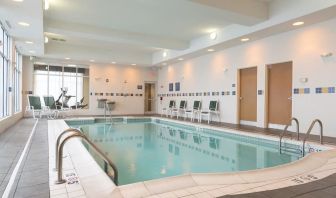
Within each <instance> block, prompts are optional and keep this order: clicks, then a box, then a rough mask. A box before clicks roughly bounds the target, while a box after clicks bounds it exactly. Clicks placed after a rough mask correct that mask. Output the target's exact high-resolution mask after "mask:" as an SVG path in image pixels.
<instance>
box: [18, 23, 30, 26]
mask: <svg viewBox="0 0 336 198" xmlns="http://www.w3.org/2000/svg"><path fill="white" fill-rule="evenodd" d="M18 24H19V25H21V26H24V27H28V26H30V24H29V23H26V22H19V23H18Z"/></svg>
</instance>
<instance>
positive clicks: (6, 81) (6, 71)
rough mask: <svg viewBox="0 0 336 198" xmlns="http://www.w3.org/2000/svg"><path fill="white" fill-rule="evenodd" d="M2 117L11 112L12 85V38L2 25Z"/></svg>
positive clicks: (0, 85)
mask: <svg viewBox="0 0 336 198" xmlns="http://www.w3.org/2000/svg"><path fill="white" fill-rule="evenodd" d="M0 27H1V28H0V41H1V45H0V81H1V82H0V93H1V95H0V118H2V117H5V116H8V115H9V113H10V111H9V110H10V99H9V91H10V90H9V85H10V80H11V79H10V60H11V57H10V55H11V53H10V46H11V39H10V37H9V36H8V34H7V33H6V32H5V30H4V29H3V27H2V26H1V25H0Z"/></svg>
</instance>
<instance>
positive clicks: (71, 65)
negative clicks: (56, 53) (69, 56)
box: [68, 64, 77, 67]
mask: <svg viewBox="0 0 336 198" xmlns="http://www.w3.org/2000/svg"><path fill="white" fill-rule="evenodd" d="M68 66H69V67H76V66H77V65H74V64H69V65H68Z"/></svg>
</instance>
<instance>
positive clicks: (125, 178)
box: [69, 120, 300, 185]
mask: <svg viewBox="0 0 336 198" xmlns="http://www.w3.org/2000/svg"><path fill="white" fill-rule="evenodd" d="M69 124H70V125H71V123H69ZM71 126H73V127H81V129H82V131H83V133H85V134H86V135H87V136H88V137H89V138H90V139H91V140H92V141H93V142H94V143H95V144H96V145H97V146H98V147H99V148H100V149H102V150H103V151H104V152H105V154H106V155H107V156H108V157H109V158H110V159H111V160H112V161H113V162H114V163H115V164H116V166H117V168H118V171H119V185H123V184H129V183H134V182H140V181H146V180H151V179H158V178H163V177H168V176H175V175H181V174H186V173H209V172H233V171H242V170H253V169H259V168H265V167H272V166H277V165H280V164H285V163H289V162H292V161H295V160H298V159H299V158H300V154H296V153H283V154H280V153H279V150H278V142H276V141H270V140H265V139H260V138H252V137H247V136H242V135H236V134H231V133H225V132H222V131H214V130H208V129H197V128H195V127H192V126H186V125H179V124H175V123H172V122H164V121H149V120H147V121H146V120H142V121H141V120H140V121H136V122H134V121H129V122H128V123H124V122H114V123H113V124H107V123H93V124H81V125H78V124H72V125H71ZM84 145H85V146H86V148H87V149H88V150H89V151H90V149H89V147H88V146H87V145H86V144H84ZM90 153H91V154H92V155H93V156H94V158H95V159H96V161H97V162H98V163H99V164H102V160H101V159H100V158H99V157H98V156H97V155H95V154H94V151H90Z"/></svg>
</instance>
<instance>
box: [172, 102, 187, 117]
mask: <svg viewBox="0 0 336 198" xmlns="http://www.w3.org/2000/svg"><path fill="white" fill-rule="evenodd" d="M186 108H187V101H185V100H181V101H180V106H179V108H174V109H173V110H172V112H171V115H170V117H171V118H172V117H174V115H176V117H177V119H178V118H179V115H180V114H181V115H182V114H185V112H186Z"/></svg>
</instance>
